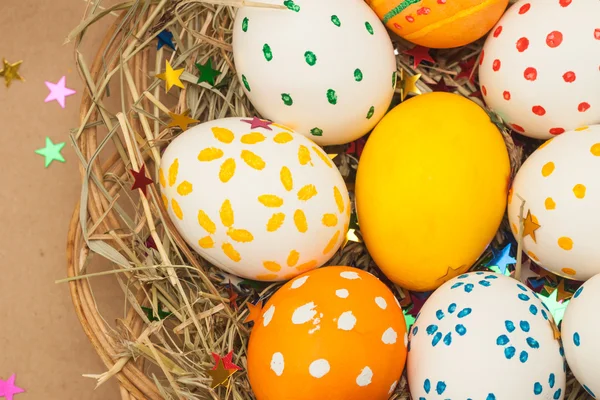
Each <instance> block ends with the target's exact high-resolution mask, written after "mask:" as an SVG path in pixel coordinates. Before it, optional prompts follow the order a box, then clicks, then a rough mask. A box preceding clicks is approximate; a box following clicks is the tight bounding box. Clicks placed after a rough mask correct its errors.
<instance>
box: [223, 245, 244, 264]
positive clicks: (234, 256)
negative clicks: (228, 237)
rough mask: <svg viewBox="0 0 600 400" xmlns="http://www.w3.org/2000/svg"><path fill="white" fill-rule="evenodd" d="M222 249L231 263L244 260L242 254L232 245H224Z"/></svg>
mask: <svg viewBox="0 0 600 400" xmlns="http://www.w3.org/2000/svg"><path fill="white" fill-rule="evenodd" d="M221 249H222V250H223V253H225V255H226V256H227V257H229V259H230V260H231V261H235V262H239V261H240V260H241V259H242V257H241V256H240V253H238V252H237V251H236V250H235V249H234V248H233V246H232V245H231V243H223V245H222V246H221Z"/></svg>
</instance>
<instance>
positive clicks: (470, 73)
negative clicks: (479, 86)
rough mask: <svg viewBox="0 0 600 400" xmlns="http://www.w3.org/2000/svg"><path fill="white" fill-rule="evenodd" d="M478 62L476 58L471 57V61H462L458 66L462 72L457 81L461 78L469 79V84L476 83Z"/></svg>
mask: <svg viewBox="0 0 600 400" xmlns="http://www.w3.org/2000/svg"><path fill="white" fill-rule="evenodd" d="M476 61H477V58H476V57H471V58H470V59H469V60H466V61H461V62H460V63H459V64H458V66H459V67H460V72H459V74H458V75H457V76H456V80H459V79H460V78H468V79H469V82H471V83H473V82H474V81H475V73H474V69H475V63H476Z"/></svg>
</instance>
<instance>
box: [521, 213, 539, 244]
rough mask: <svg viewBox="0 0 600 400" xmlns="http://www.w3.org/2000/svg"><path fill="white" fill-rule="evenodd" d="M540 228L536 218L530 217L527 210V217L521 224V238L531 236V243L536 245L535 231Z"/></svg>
mask: <svg viewBox="0 0 600 400" xmlns="http://www.w3.org/2000/svg"><path fill="white" fill-rule="evenodd" d="M540 228H541V225H540V224H538V223H537V218H535V217H534V216H533V215H531V210H527V217H525V220H524V222H523V238H526V237H527V236H531V238H532V239H533V241H534V242H535V243H537V240H536V238H535V231H537V230H538V229H540Z"/></svg>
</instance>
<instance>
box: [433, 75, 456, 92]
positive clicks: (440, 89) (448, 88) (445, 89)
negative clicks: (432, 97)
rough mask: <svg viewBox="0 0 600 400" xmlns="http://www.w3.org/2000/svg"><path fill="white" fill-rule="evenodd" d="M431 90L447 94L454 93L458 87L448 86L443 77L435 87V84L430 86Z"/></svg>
mask: <svg viewBox="0 0 600 400" xmlns="http://www.w3.org/2000/svg"><path fill="white" fill-rule="evenodd" d="M429 88H430V89H431V90H432V91H434V92H446V93H452V92H453V91H455V90H456V86H452V85H450V86H448V85H446V81H445V80H444V77H441V78H440V80H439V81H437V82H436V83H435V85H433V84H431V85H429Z"/></svg>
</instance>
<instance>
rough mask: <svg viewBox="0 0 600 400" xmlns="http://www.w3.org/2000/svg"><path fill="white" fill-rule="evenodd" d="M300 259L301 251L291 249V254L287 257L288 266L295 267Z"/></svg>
mask: <svg viewBox="0 0 600 400" xmlns="http://www.w3.org/2000/svg"><path fill="white" fill-rule="evenodd" d="M299 259H300V253H298V252H297V251H296V250H292V251H290V255H289V256H288V258H287V265H288V267H293V266H294V265H296V264H298V260H299Z"/></svg>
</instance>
